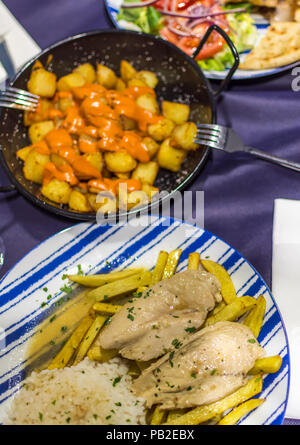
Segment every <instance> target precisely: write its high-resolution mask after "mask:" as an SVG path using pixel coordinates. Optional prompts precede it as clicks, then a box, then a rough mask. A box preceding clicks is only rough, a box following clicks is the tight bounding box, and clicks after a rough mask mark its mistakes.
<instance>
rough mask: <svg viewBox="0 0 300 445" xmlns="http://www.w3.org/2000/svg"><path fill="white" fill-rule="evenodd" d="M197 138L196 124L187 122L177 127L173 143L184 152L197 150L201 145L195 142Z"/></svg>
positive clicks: (173, 135)
mask: <svg viewBox="0 0 300 445" xmlns="http://www.w3.org/2000/svg"><path fill="white" fill-rule="evenodd" d="M196 136H197V127H196V124H194V122H185V123H184V124H182V125H178V126H177V127H175V130H174V131H173V133H172V142H174V143H175V144H176V145H178V146H179V147H180V148H183V149H184V150H197V148H198V147H199V145H198V144H196V143H195V142H194V141H195V139H196Z"/></svg>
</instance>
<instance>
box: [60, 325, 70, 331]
mask: <svg viewBox="0 0 300 445" xmlns="http://www.w3.org/2000/svg"><path fill="white" fill-rule="evenodd" d="M60 330H61V332H66V331H67V330H68V328H67V326H62V327H61V328H60Z"/></svg>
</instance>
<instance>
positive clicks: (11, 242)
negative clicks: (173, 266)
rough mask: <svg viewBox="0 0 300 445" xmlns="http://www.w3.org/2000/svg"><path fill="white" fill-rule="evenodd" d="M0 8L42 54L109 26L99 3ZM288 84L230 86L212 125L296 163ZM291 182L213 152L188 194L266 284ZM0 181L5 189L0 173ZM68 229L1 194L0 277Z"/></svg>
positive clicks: (297, 104) (297, 107) (293, 193)
mask: <svg viewBox="0 0 300 445" xmlns="http://www.w3.org/2000/svg"><path fill="white" fill-rule="evenodd" d="M4 3H5V4H6V6H7V7H8V8H9V9H10V11H11V12H12V13H13V14H14V15H15V17H16V18H17V19H18V20H19V21H20V23H21V24H22V25H23V26H24V28H25V29H26V30H27V31H28V32H29V33H30V35H31V36H32V37H33V38H34V39H35V41H36V42H37V43H38V45H39V46H40V47H41V48H42V49H44V48H46V47H47V46H49V45H50V44H52V43H54V42H56V41H58V40H60V39H63V38H65V37H67V36H70V35H74V34H78V33H81V32H85V31H91V30H96V29H109V28H112V27H113V25H112V23H111V22H110V20H109V18H108V16H107V14H106V11H105V6H104V2H103V0H85V1H84V2H75V1H74V0H64V1H59V0H48V1H47V2H41V1H39V0H22V1H21V2H20V0H4ZM292 80H293V76H292V73H291V72H290V71H289V72H286V73H283V74H281V75H279V76H276V77H272V78H265V79H261V80H258V81H257V80H256V81H240V82H237V81H235V82H232V84H231V86H230V88H229V89H228V90H227V91H226V92H225V93H223V94H222V97H221V98H220V99H219V100H218V122H219V123H221V124H224V125H227V126H231V127H233V128H234V129H235V130H237V132H238V133H239V134H240V135H241V137H242V138H243V140H244V142H245V143H246V144H247V145H250V146H253V147H256V148H261V149H263V150H265V151H267V152H270V153H273V154H275V155H277V156H281V157H284V158H287V159H290V160H294V161H296V162H300V149H299V148H300V147H299V115H300V101H299V100H298V99H299V94H300V93H296V92H293V91H292V87H291V84H292ZM298 111H299V113H298ZM298 181H299V174H298V173H297V172H294V171H291V170H287V169H285V168H282V167H279V166H275V165H272V164H269V163H266V162H264V161H260V160H257V159H255V158H251V157H249V156H248V155H245V154H232V155H228V154H225V153H221V152H214V153H212V155H211V158H210V160H209V162H208V163H207V165H206V167H205V169H204V170H203V171H202V172H201V173H200V174H199V176H198V178H196V180H195V181H194V182H193V183H192V184H191V185H190V188H189V189H190V190H194V191H196V190H204V196H205V228H206V229H207V230H209V231H210V232H213V233H214V234H216V235H218V236H219V237H221V238H222V239H224V240H225V241H227V242H228V243H229V244H231V245H232V246H233V247H234V248H235V249H236V250H238V251H239V252H240V253H241V254H242V255H244V256H245V257H246V258H247V259H248V260H249V261H250V262H251V263H252V264H253V266H254V267H255V268H256V269H257V270H258V272H259V273H261V275H262V276H263V277H264V279H265V281H266V282H267V284H268V285H269V286H271V263H272V227H273V224H272V223H273V205H274V199H275V198H290V199H299V198H300V188H299V182H298ZM0 184H1V185H3V184H7V178H6V177H5V174H4V172H3V171H2V170H1V169H0ZM73 224H75V222H72V221H70V220H67V219H63V218H61V217H56V216H53V215H52V214H48V213H46V212H45V211H43V210H41V209H39V208H37V207H34V206H33V205H32V204H31V203H29V202H28V201H26V200H25V199H24V198H23V197H21V196H20V195H18V194H17V193H9V194H2V195H0V237H2V239H3V241H4V244H5V247H6V254H5V264H4V266H3V267H2V269H1V270H0V278H1V277H2V276H3V274H4V273H6V272H7V271H8V270H9V269H10V268H11V267H12V266H13V265H14V264H15V263H16V262H17V261H18V260H19V259H20V258H21V257H23V256H24V255H25V254H26V253H27V252H28V251H29V250H31V249H32V248H33V247H35V246H36V245H37V244H38V243H40V242H41V241H43V240H45V239H46V238H48V237H49V236H51V235H53V234H54V233H56V232H58V231H60V230H62V229H65V228H67V227H70V226H71V225H73ZM285 423H286V424H296V423H297V422H295V421H291V420H288V419H287V420H286V421H285ZM299 424H300V422H299Z"/></svg>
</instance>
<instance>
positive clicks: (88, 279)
mask: <svg viewBox="0 0 300 445" xmlns="http://www.w3.org/2000/svg"><path fill="white" fill-rule="evenodd" d="M143 271H144V269H143V268H142V267H139V268H136V269H125V270H120V271H117V272H110V273H108V274H107V273H103V274H97V275H68V278H69V280H71V281H74V282H75V283H78V284H82V285H83V286H85V287H99V286H102V285H104V284H107V283H112V282H113V281H117V280H121V279H122V278H126V277H131V276H132V275H136V274H138V273H141V272H143Z"/></svg>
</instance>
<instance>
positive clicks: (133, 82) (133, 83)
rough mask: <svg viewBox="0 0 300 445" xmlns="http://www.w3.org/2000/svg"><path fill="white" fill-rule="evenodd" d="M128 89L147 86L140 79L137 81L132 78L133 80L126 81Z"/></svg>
mask: <svg viewBox="0 0 300 445" xmlns="http://www.w3.org/2000/svg"><path fill="white" fill-rule="evenodd" d="M127 86H128V87H146V86H147V85H146V84H145V82H144V81H143V80H141V79H137V78H136V77H134V78H133V79H130V80H128V82H127Z"/></svg>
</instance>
